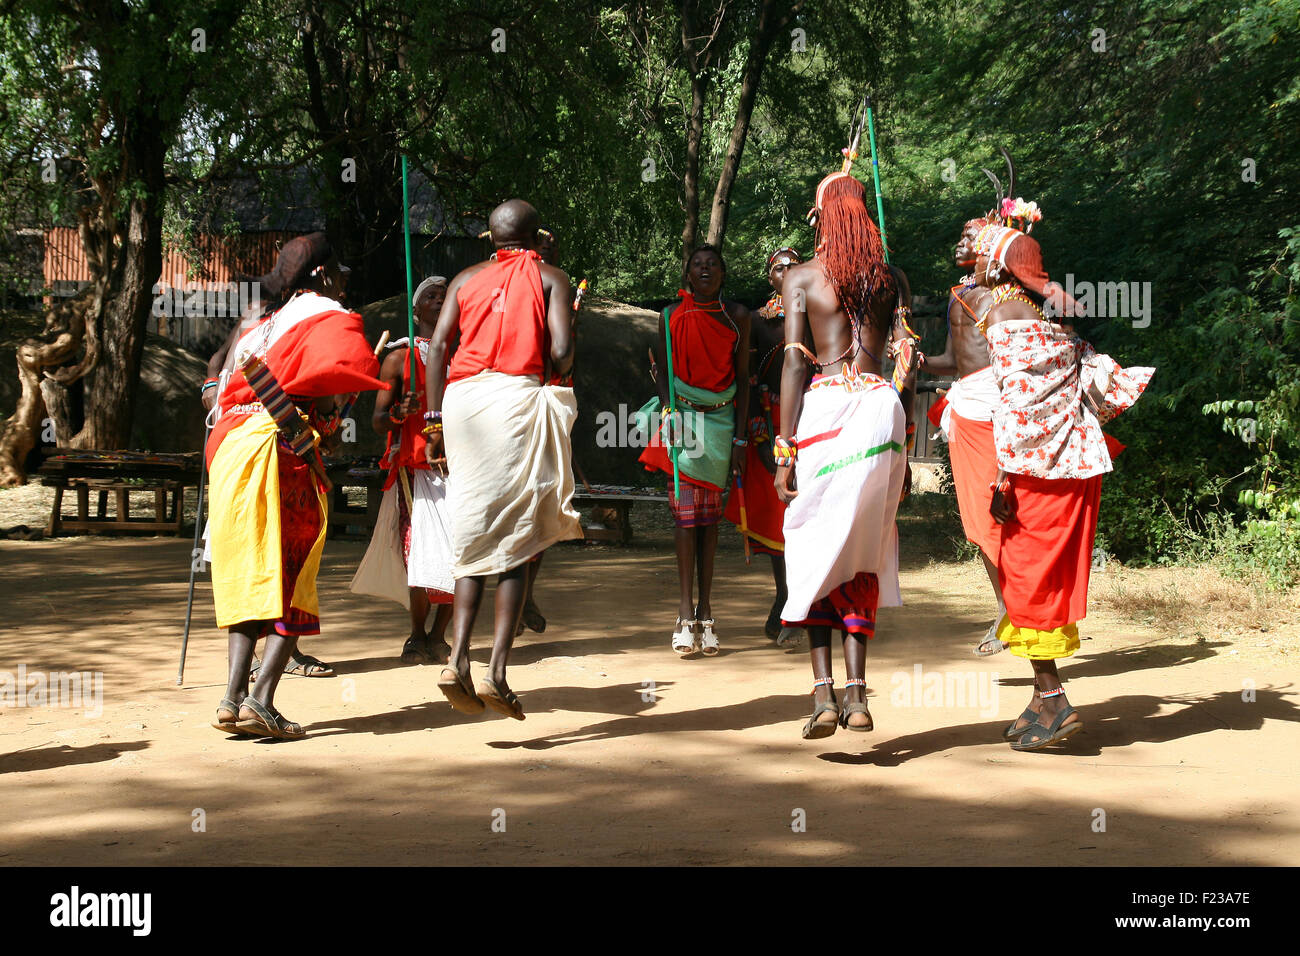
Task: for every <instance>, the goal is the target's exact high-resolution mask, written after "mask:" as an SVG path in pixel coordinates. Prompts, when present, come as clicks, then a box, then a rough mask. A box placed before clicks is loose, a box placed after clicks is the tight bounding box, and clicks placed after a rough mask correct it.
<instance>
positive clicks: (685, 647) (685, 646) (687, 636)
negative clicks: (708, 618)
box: [673, 617, 695, 657]
mask: <svg viewBox="0 0 1300 956" xmlns="http://www.w3.org/2000/svg"><path fill="white" fill-rule="evenodd" d="M675 626H676V628H677V630H675V631H674V632H673V650H674V651H676V652H677V656H678V657H688V656H689V655H691V654H694V653H695V622H694V621H683V620H682V619H681V618H680V617H679V618H678V619H677V624H676V625H675Z"/></svg>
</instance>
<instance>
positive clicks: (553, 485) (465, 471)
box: [442, 370, 582, 579]
mask: <svg viewBox="0 0 1300 956" xmlns="http://www.w3.org/2000/svg"><path fill="white" fill-rule="evenodd" d="M577 417H578V403H577V401H576V400H575V399H574V397H573V389H572V388H562V387H559V386H555V385H542V384H540V383H539V382H538V381H537V379H536V378H533V377H531V376H524V375H507V374H505V373H503V372H494V371H490V370H489V371H482V372H479V373H478V374H477V375H473V376H471V377H470V378H464V379H460V380H459V381H456V382H452V383H451V384H450V385H448V386H447V390H446V393H445V394H444V396H443V400H442V421H443V430H444V434H445V436H446V437H445V442H446V445H445V447H446V452H447V470H448V473H449V475H450V478H449V481H450V496H449V502H450V507H451V514H452V535H451V540H452V555H453V558H452V571H453V573H454V574H455V576H456V577H457V578H458V579H459V578H463V577H471V576H479V575H486V574H499V573H501V572H503V571H509V570H511V569H512V568H515V567H518V566H519V565H521V564H523V563H524V562H525V561H528V560H529V559H531V558H532V557H533V556H534V555H536V554H538V553H540V552H542V551H544V550H546V549H547V548H549V547H550V546H551V545H553V544H555V543H556V542H558V541H568V540H571V539H574V538H581V537H582V524H581V522H580V521H579V518H578V512H577V511H575V510H574V508H573V463H572V462H573V460H572V452H571V445H570V434H571V433H572V431H573V423H574V420H575V419H576V418H577Z"/></svg>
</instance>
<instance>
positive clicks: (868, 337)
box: [782, 259, 911, 401]
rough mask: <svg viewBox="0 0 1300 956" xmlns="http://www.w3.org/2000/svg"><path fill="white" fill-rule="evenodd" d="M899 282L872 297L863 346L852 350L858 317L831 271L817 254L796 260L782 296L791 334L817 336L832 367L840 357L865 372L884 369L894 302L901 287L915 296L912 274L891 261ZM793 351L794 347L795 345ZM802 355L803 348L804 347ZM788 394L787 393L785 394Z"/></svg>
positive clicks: (793, 337)
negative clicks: (832, 280) (852, 313)
mask: <svg viewBox="0 0 1300 956" xmlns="http://www.w3.org/2000/svg"><path fill="white" fill-rule="evenodd" d="M889 271H890V273H891V275H892V276H893V279H894V282H895V283H896V284H897V285H896V286H895V287H889V288H885V289H880V290H876V292H875V293H874V294H873V295H872V297H871V307H870V309H869V310H868V313H867V315H866V316H864V317H863V321H862V331H861V335H860V338H859V341H858V343H857V347H856V348H854V349H853V351H852V353H851V354H849V348H850V345H852V344H853V323H852V322H851V321H850V319H849V316H848V314H847V313H846V312H845V311H844V307H843V306H842V305H840V300H839V296H838V295H837V294H836V292H835V287H834V286H832V285H831V283H830V280H829V279H828V278H827V277H826V272H825V270H824V269H823V268H822V264H821V262H820V261H819V260H817V259H810V260H808V261H807V262H803V263H800V264H799V265H796V266H791V267H790V269H789V270H788V271H787V272H786V276H785V287H784V289H783V295H782V298H783V300H784V302H785V340H786V342H802V343H804V344H805V345H807V344H808V338H809V334H811V336H812V343H813V348H812V351H813V353H814V354H815V355H816V356H817V361H818V363H820V364H821V365H822V366H823V367H827V368H828V371H831V372H835V371H838V368H833V369H832V368H829V366H830V365H838V364H839V363H840V362H849V363H851V364H853V365H856V366H857V367H858V368H859V369H861V370H862V371H864V372H872V373H874V374H876V375H879V374H880V372H881V364H880V359H881V357H882V356H883V355H884V353H885V348H886V346H887V345H888V344H889V339H890V331H889V330H890V328H891V323H892V316H893V311H894V306H895V303H896V301H897V299H898V298H899V296H898V295H897V292H898V290H899V289H900V288H901V290H902V292H903V295H902V300H903V301H904V302H910V301H911V294H910V290H909V289H908V286H907V277H906V276H905V275H903V273H902V271H900V270H898V269H895V268H894V267H893V266H890V267H889ZM792 351H793V350H792ZM799 355H802V353H799ZM782 400H783V401H784V400H786V396H785V395H784V394H783V395H782Z"/></svg>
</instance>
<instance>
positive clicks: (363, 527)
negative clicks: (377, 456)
mask: <svg viewBox="0 0 1300 956" xmlns="http://www.w3.org/2000/svg"><path fill="white" fill-rule="evenodd" d="M325 474H326V475H328V476H329V480H330V481H332V482H333V483H334V490H333V491H331V492H330V493H329V519H328V524H329V536H330V537H331V538H342V539H344V540H350V541H366V540H369V538H370V535H371V534H372V533H373V532H374V528H375V521H376V520H377V519H378V517H379V503H380V501H381V500H383V496H384V479H385V478H387V477H388V472H386V471H383V470H381V469H380V468H379V467H377V465H376V464H375V462H374V459H360V460H355V459H341V460H335V459H328V460H326V463H325ZM348 488H364V489H365V490H366V503H365V505H364V506H363V507H357V506H356V505H351V504H348V496H347V489H348Z"/></svg>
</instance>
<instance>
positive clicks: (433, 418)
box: [424, 409, 442, 422]
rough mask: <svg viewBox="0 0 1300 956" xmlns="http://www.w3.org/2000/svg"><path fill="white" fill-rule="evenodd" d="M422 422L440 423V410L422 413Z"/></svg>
mask: <svg viewBox="0 0 1300 956" xmlns="http://www.w3.org/2000/svg"><path fill="white" fill-rule="evenodd" d="M424 420H425V421H426V422H440V421H442V410H441V409H438V410H437V411H432V412H425V413H424Z"/></svg>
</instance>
